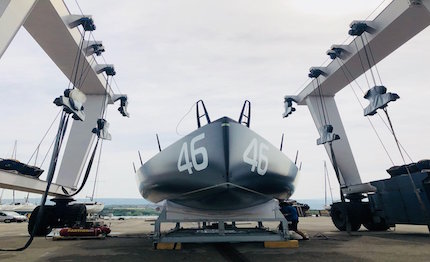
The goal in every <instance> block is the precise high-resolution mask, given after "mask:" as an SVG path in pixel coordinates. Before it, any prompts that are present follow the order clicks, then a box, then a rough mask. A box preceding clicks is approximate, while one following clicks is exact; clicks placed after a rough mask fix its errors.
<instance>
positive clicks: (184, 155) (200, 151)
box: [178, 133, 209, 175]
mask: <svg viewBox="0 0 430 262" xmlns="http://www.w3.org/2000/svg"><path fill="white" fill-rule="evenodd" d="M204 138H205V133H202V134H200V135H198V136H196V137H194V138H193V139H191V142H190V153H191V161H190V158H189V156H188V144H187V142H184V144H182V148H181V152H180V153H179V159H178V170H179V172H182V171H185V170H188V174H190V175H191V174H192V173H193V169H192V168H193V167H194V169H195V170H197V171H201V170H203V169H205V168H207V167H208V164H209V160H208V151H207V150H206V148H205V147H203V146H202V147H197V148H196V147H195V145H196V143H197V142H198V141H200V140H203V139H204ZM197 155H201V156H202V160H201V163H198V162H197ZM184 162H185V163H184ZM183 163H184V164H183Z"/></svg>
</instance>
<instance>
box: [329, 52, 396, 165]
mask: <svg viewBox="0 0 430 262" xmlns="http://www.w3.org/2000/svg"><path fill="white" fill-rule="evenodd" d="M337 61H338V62H339V65H340V68H341V69H342V72H343V74H344V76H345V78H346V80H347V81H348V82H349V87H351V90H352V92H353V93H354V96H355V98H356V99H357V102H358V104H360V106H361V109H363V110H364V106H363V104H361V101H360V99H359V98H358V95H357V93H356V92H355V90H354V88H353V87H352V84H351V82H352V81H350V79H349V77H348V75H347V74H346V72H345V69H346V70H347V71H348V72H349V70H348V68H347V66H346V65H345V64H344V63H342V61H341V60H340V59H338V60H337ZM344 67H345V69H344ZM349 73H350V72H349ZM353 81H354V82H356V81H355V79H354V80H353ZM356 84H357V85H358V83H357V82H356ZM358 87H359V88H360V90H361V91H362V92H363V90H362V89H361V87H360V85H358ZM366 119H367V120H368V121H369V123H370V126H371V127H372V129H373V131H374V132H375V134H376V136H377V137H378V140H379V142H380V143H381V145H382V148H384V151H385V153H386V154H387V156H388V158H389V159H390V161H391V163H392V164H393V166H394V161H393V159H392V158H391V156H390V153H389V152H388V149H387V148H386V147H385V144H384V142H383V141H382V139H381V137H380V136H379V134H378V132H377V130H376V128H375V126H374V125H373V123H372V121H371V120H370V117H369V116H366Z"/></svg>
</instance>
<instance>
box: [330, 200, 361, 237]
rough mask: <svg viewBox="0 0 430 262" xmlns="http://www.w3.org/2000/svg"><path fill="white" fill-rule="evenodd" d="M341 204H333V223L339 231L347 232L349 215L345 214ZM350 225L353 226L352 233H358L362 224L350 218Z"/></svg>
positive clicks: (331, 210) (331, 213) (331, 212)
mask: <svg viewBox="0 0 430 262" xmlns="http://www.w3.org/2000/svg"><path fill="white" fill-rule="evenodd" d="M339 204H341V203H339ZM339 204H338V205H336V204H333V205H332V206H331V209H330V216H331V220H332V221H333V224H334V226H335V227H336V228H337V229H338V230H339V231H346V216H347V214H346V213H345V208H342V206H341V205H339ZM347 205H348V204H347ZM349 223H350V224H351V231H358V230H359V229H360V227H361V223H360V222H359V221H355V220H354V219H351V218H350V219H349Z"/></svg>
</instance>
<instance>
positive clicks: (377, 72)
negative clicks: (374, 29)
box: [364, 34, 382, 85]
mask: <svg viewBox="0 0 430 262" xmlns="http://www.w3.org/2000/svg"><path fill="white" fill-rule="evenodd" d="M364 37H365V38H366V42H367V46H368V47H369V53H370V57H371V58H372V60H373V65H374V67H375V70H376V74H377V75H378V78H379V82H380V83H381V85H382V79H381V75H380V74H379V70H378V67H377V65H376V60H375V56H374V55H373V51H372V48H371V46H370V42H369V40H368V39H367V35H366V34H364Z"/></svg>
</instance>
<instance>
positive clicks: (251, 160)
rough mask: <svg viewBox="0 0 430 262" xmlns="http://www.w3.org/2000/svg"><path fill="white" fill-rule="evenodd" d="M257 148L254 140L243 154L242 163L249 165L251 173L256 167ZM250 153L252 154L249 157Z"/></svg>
mask: <svg viewBox="0 0 430 262" xmlns="http://www.w3.org/2000/svg"><path fill="white" fill-rule="evenodd" d="M257 147H258V143H257V139H256V138H254V139H252V141H251V144H249V146H248V147H247V148H246V150H245V152H244V153H243V162H245V163H247V164H250V165H251V172H255V168H256V167H257V166H258V161H257V158H258V156H257ZM250 153H252V155H251V156H249V154H250Z"/></svg>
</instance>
